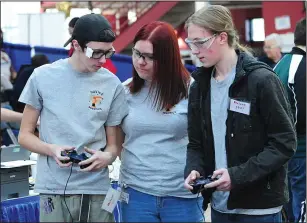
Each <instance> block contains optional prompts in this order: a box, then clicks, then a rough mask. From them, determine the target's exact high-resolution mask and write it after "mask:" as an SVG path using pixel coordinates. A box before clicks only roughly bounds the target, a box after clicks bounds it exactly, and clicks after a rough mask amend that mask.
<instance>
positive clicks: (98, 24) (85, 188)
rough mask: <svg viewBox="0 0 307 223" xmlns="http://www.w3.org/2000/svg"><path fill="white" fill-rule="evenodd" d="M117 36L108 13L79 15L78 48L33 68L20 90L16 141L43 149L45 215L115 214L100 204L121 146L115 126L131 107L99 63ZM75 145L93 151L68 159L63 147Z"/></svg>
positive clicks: (94, 217)
mask: <svg viewBox="0 0 307 223" xmlns="http://www.w3.org/2000/svg"><path fill="white" fill-rule="evenodd" d="M114 40H115V34H114V33H113V32H112V30H111V25H110V23H109V22H108V21H107V20H106V19H105V18H104V17H103V16H101V15H97V14H89V15H85V16H82V17H80V18H79V20H78V21H77V23H76V25H75V28H74V31H73V34H72V37H71V38H70V39H69V40H68V41H67V42H66V45H67V44H69V43H70V42H71V43H72V45H73V47H74V53H73V55H72V56H71V57H70V58H68V59H61V60H58V61H56V62H54V63H52V64H49V65H44V66H41V67H39V68H37V69H35V70H34V72H33V74H32V75H31V77H30V79H29V81H28V82H27V85H26V87H25V89H24V90H23V92H22V95H21V96H20V99H19V100H20V101H21V102H23V103H25V104H26V107H25V110H24V116H23V119H22V123H21V129H20V134H19V143H20V144H21V145H22V146H23V147H25V148H27V149H28V150H30V151H32V152H35V153H38V154H40V155H39V158H38V161H37V179H36V184H35V191H36V192H38V193H40V221H42V222H45V221H52V222H70V221H81V222H82V221H88V222H113V221H114V217H113V215H112V214H110V213H108V212H106V211H105V210H103V209H102V208H101V207H102V203H103V201H104V199H105V195H106V193H107V191H108V189H109V187H110V180H109V171H108V168H107V167H108V165H109V164H111V163H112V162H113V161H114V160H115V159H116V157H117V155H118V153H119V147H118V146H117V144H116V140H117V136H118V125H120V124H121V122H122V119H123V118H124V117H125V116H126V115H127V112H128V107H127V102H126V99H125V93H124V88H123V86H122V84H121V82H120V81H119V79H118V78H117V77H116V76H115V75H113V74H112V73H111V72H109V71H108V70H106V69H104V68H101V64H103V63H104V62H105V60H106V59H107V58H110V57H111V56H112V55H113V54H114V48H113V46H112V43H113V41H114ZM39 116H40V124H41V125H40V127H39V132H40V138H37V137H36V136H35V135H34V134H33V132H34V130H35V127H36V122H37V119H38V117H39ZM73 149H75V150H76V151H77V153H79V154H80V153H83V152H86V154H87V156H89V157H90V158H89V159H87V160H86V161H82V162H80V163H79V164H72V163H71V162H69V163H66V164H65V163H63V162H65V161H67V160H68V159H69V158H67V157H65V156H62V155H61V152H62V151H71V150H73ZM87 164H90V165H89V166H88V167H86V168H85V169H81V168H80V166H81V165H82V166H83V165H87Z"/></svg>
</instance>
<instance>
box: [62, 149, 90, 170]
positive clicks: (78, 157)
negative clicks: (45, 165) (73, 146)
mask: <svg viewBox="0 0 307 223" xmlns="http://www.w3.org/2000/svg"><path fill="white" fill-rule="evenodd" d="M61 156H67V157H69V160H68V161H64V162H73V163H77V164H78V163H80V162H81V161H83V160H87V159H88V158H89V157H87V156H86V155H85V153H81V154H78V153H77V152H76V150H72V151H61ZM90 165H91V164H87V165H82V166H80V168H81V169H84V168H86V167H88V166H90Z"/></svg>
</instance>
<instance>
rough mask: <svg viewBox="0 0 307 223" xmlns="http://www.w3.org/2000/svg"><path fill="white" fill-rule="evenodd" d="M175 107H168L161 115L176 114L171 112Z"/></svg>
mask: <svg viewBox="0 0 307 223" xmlns="http://www.w3.org/2000/svg"><path fill="white" fill-rule="evenodd" d="M175 107H176V105H174V106H173V107H169V108H167V109H165V111H163V114H176V112H175V111H172V110H174V108H175Z"/></svg>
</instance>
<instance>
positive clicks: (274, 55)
mask: <svg viewBox="0 0 307 223" xmlns="http://www.w3.org/2000/svg"><path fill="white" fill-rule="evenodd" d="M281 46H282V40H281V37H280V36H279V34H277V33H272V34H270V35H268V36H267V37H266V38H265V40H264V46H263V50H264V53H265V54H266V56H264V57H261V58H259V59H258V60H259V61H261V62H264V63H266V64H268V65H269V66H270V67H271V68H274V66H275V65H276V64H277V63H278V61H280V59H281V58H282V56H283V54H282V52H281Z"/></svg>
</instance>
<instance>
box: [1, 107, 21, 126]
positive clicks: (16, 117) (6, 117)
mask: <svg viewBox="0 0 307 223" xmlns="http://www.w3.org/2000/svg"><path fill="white" fill-rule="evenodd" d="M21 119H22V113H20V112H15V111H12V110H10V109H7V108H1V122H19V123H21Z"/></svg>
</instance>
